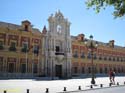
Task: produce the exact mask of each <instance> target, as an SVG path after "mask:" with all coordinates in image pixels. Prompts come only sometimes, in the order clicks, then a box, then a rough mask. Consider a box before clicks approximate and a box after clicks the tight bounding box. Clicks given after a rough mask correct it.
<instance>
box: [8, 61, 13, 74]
mask: <svg viewBox="0 0 125 93" xmlns="http://www.w3.org/2000/svg"><path fill="white" fill-rule="evenodd" d="M8 72H9V73H14V63H9V69H8Z"/></svg>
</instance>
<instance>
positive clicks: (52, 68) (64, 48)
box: [44, 11, 71, 78]
mask: <svg viewBox="0 0 125 93" xmlns="http://www.w3.org/2000/svg"><path fill="white" fill-rule="evenodd" d="M48 22H49V30H48V31H47V33H46V37H45V39H44V40H45V41H44V42H45V44H44V50H45V52H44V53H45V55H46V56H45V65H44V66H45V67H44V68H45V75H46V76H49V77H52V78H53V77H59V78H68V77H71V36H70V22H68V20H67V19H65V18H64V16H63V14H62V13H61V12H60V11H58V12H56V14H55V15H51V16H50V17H49V19H48Z"/></svg>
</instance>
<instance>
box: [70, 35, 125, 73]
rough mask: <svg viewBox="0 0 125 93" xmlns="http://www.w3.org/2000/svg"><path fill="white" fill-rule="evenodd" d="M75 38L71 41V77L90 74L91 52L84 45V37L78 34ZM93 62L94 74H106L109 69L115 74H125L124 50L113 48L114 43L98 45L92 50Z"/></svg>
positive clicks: (117, 47)
mask: <svg viewBox="0 0 125 93" xmlns="http://www.w3.org/2000/svg"><path fill="white" fill-rule="evenodd" d="M75 38H76V39H75V40H72V73H73V75H81V74H90V73H91V66H92V59H91V52H90V51H89V48H88V47H87V45H86V44H85V38H84V35H83V34H80V35H78V36H76V37H75ZM89 53H90V55H89ZM82 55H84V57H83V56H82ZM89 56H90V57H89ZM93 62H94V67H95V73H96V74H108V71H109V70H111V69H112V70H115V72H116V73H117V74H119V73H125V48H123V47H119V46H115V45H114V41H112V42H111V41H110V42H109V43H107V44H104V43H98V47H97V48H96V49H95V50H94V54H93Z"/></svg>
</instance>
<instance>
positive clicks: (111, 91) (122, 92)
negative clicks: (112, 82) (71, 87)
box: [73, 86, 125, 93]
mask: <svg viewBox="0 0 125 93" xmlns="http://www.w3.org/2000/svg"><path fill="white" fill-rule="evenodd" d="M73 93H125V86H119V87H110V88H102V89H94V90H87V91H86V90H85V91H80V92H73Z"/></svg>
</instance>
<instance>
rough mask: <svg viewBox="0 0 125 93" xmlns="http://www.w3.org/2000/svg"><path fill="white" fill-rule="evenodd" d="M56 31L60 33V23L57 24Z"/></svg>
mask: <svg viewBox="0 0 125 93" xmlns="http://www.w3.org/2000/svg"><path fill="white" fill-rule="evenodd" d="M57 32H58V33H61V32H62V27H61V26H60V25H57Z"/></svg>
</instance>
